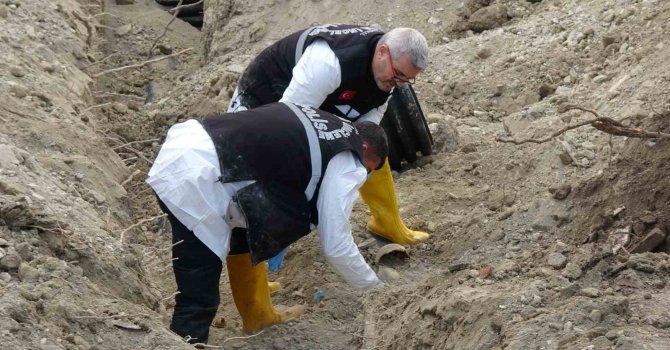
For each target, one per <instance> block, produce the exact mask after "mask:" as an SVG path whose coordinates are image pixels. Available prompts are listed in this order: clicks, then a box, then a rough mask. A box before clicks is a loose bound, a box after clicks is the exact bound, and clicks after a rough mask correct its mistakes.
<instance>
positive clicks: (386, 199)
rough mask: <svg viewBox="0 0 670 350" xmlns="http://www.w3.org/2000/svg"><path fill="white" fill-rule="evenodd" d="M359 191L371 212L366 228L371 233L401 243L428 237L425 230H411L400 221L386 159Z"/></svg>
mask: <svg viewBox="0 0 670 350" xmlns="http://www.w3.org/2000/svg"><path fill="white" fill-rule="evenodd" d="M360 193H361V197H363V200H364V201H365V203H366V204H367V205H368V207H370V211H371V212H372V219H370V222H368V230H370V231H371V232H372V233H374V234H376V235H378V236H382V237H384V238H386V239H388V240H389V241H391V242H393V243H398V244H402V245H410V244H416V243H419V242H421V241H425V240H426V239H428V237H429V235H428V234H427V233H426V232H421V231H412V230H410V229H408V228H407V226H405V224H404V223H403V222H402V219H401V218H400V212H399V211H398V200H397V199H396V197H395V187H394V185H393V175H392V174H391V167H390V166H389V162H388V160H386V161H385V162H384V166H383V167H382V168H381V169H379V170H375V171H373V172H372V174H371V175H370V177H369V178H368V180H367V181H365V184H364V185H363V186H362V187H361V190H360Z"/></svg>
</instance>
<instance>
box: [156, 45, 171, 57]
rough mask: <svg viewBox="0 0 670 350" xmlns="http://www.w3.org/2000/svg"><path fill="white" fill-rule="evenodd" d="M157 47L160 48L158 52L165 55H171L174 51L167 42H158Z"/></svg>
mask: <svg viewBox="0 0 670 350" xmlns="http://www.w3.org/2000/svg"><path fill="white" fill-rule="evenodd" d="M156 48H157V49H158V52H160V53H161V54H163V55H170V54H172V52H173V51H174V50H173V49H172V48H171V47H170V46H168V45H165V44H158V45H156Z"/></svg>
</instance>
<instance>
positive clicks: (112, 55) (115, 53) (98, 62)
mask: <svg viewBox="0 0 670 350" xmlns="http://www.w3.org/2000/svg"><path fill="white" fill-rule="evenodd" d="M118 54H119V53H118V52H114V53H111V54H109V55H107V56H105V57H103V58H102V59H101V60H99V61H95V62H93V63H91V64H89V65H87V66H84V67H83V68H82V69H89V68H91V67H93V66H95V65H97V64H100V63H102V62H105V61H107V60H108V59H110V58H112V57H114V56H116V55H118Z"/></svg>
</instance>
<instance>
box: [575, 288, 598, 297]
mask: <svg viewBox="0 0 670 350" xmlns="http://www.w3.org/2000/svg"><path fill="white" fill-rule="evenodd" d="M580 292H581V295H583V296H586V297H589V298H597V297H599V296H601V295H602V293H601V292H600V290H599V289H598V288H593V287H588V288H583V289H582V290H581V291H580Z"/></svg>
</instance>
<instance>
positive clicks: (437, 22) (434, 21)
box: [428, 16, 442, 25]
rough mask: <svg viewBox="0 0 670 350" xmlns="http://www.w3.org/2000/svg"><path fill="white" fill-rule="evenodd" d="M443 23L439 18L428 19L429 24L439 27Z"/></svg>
mask: <svg viewBox="0 0 670 350" xmlns="http://www.w3.org/2000/svg"><path fill="white" fill-rule="evenodd" d="M441 22H442V21H440V19H439V18H435V17H432V16H431V17H430V18H428V24H432V25H438V24H440V23H441Z"/></svg>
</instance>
